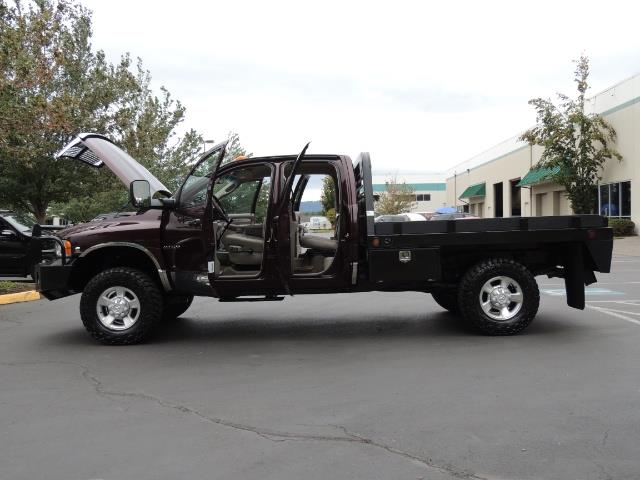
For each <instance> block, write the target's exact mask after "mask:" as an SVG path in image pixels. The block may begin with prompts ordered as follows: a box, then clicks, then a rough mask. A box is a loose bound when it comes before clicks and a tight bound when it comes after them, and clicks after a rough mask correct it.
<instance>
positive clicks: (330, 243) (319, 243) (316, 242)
mask: <svg viewBox="0 0 640 480" xmlns="http://www.w3.org/2000/svg"><path fill="white" fill-rule="evenodd" d="M300 245H301V246H303V247H304V248H312V249H313V250H318V251H320V252H331V253H333V252H335V251H336V250H337V249H338V241H337V240H333V239H331V238H326V237H321V236H319V235H309V234H307V235H301V236H300Z"/></svg>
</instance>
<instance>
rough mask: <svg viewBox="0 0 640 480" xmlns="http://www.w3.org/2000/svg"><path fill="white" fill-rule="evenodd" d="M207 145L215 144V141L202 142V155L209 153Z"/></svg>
mask: <svg viewBox="0 0 640 480" xmlns="http://www.w3.org/2000/svg"><path fill="white" fill-rule="evenodd" d="M207 143H215V141H214V140H202V153H204V152H206V151H207Z"/></svg>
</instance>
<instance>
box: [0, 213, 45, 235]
mask: <svg viewBox="0 0 640 480" xmlns="http://www.w3.org/2000/svg"><path fill="white" fill-rule="evenodd" d="M2 218H4V219H5V220H6V221H7V222H9V224H10V225H11V226H12V227H13V228H15V229H16V230H18V231H19V232H23V233H28V232H30V231H31V230H32V229H33V226H34V225H36V224H37V223H38V222H36V220H35V218H33V217H31V216H29V215H25V214H22V213H5V214H3V215H2Z"/></svg>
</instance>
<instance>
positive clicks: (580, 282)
mask: <svg viewBox="0 0 640 480" xmlns="http://www.w3.org/2000/svg"><path fill="white" fill-rule="evenodd" d="M595 282H596V276H595V274H594V273H593V271H592V270H590V269H588V268H585V258H584V253H583V248H582V246H581V245H575V246H573V247H572V248H568V249H567V251H566V252H565V255H564V286H565V289H566V292H567V305H569V306H570V307H573V308H578V309H580V310H584V304H585V298H584V287H585V285H591V284H592V283H595Z"/></svg>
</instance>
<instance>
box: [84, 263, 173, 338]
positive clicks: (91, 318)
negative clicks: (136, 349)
mask: <svg viewBox="0 0 640 480" xmlns="http://www.w3.org/2000/svg"><path fill="white" fill-rule="evenodd" d="M120 293H122V295H121V294H120ZM120 299H122V300H120ZM107 300H109V301H107ZM163 301H164V299H163V297H162V294H161V293H160V288H159V287H158V285H157V284H156V283H155V282H154V281H153V280H152V279H151V278H150V277H149V276H148V275H147V274H146V273H143V272H141V271H139V270H136V269H133V268H127V267H116V268H110V269H108V270H104V271H103V272H100V273H99V274H97V275H96V276H95V277H93V278H92V279H91V280H90V281H89V283H88V284H87V285H86V286H85V288H84V291H83V292H82V297H81V298H80V317H81V318H82V323H83V324H84V327H85V328H86V329H87V332H89V334H90V335H91V336H92V337H93V338H94V339H96V340H97V341H98V342H100V343H102V344H104V345H131V344H134V343H140V342H141V341H143V340H144V339H145V338H146V337H147V335H148V334H149V332H150V331H151V330H152V328H153V327H154V326H155V324H156V323H157V322H158V321H159V320H160V318H161V317H162V309H163V308H162V307H163ZM99 302H100V303H99ZM114 302H120V303H121V304H122V303H124V304H126V305H125V307H122V306H121V305H116V304H115V303H114ZM107 305H109V306H107ZM114 305H115V308H127V306H128V307H129V309H128V310H127V311H128V312H129V313H128V314H127V317H125V319H127V318H128V319H130V322H125V321H124V320H119V319H118V318H117V315H115V316H114V315H111V313H112V312H111V310H110V308H114ZM117 313H118V314H121V313H122V312H121V311H118V312H117ZM111 317H113V318H114V320H113V321H110V320H109V318H111ZM127 323H131V324H130V325H127Z"/></svg>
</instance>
